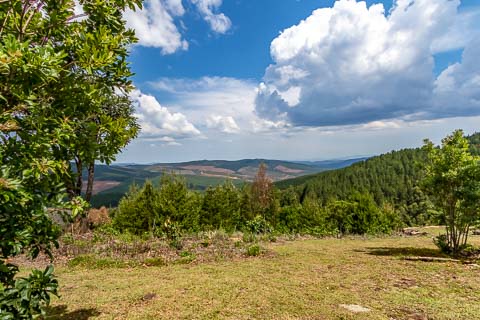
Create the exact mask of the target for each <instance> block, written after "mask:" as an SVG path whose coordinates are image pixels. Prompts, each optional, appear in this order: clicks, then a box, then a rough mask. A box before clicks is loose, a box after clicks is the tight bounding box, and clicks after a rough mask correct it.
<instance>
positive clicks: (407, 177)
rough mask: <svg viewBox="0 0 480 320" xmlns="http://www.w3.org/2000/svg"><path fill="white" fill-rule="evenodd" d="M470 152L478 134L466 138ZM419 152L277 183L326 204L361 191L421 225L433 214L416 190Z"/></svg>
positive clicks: (479, 142)
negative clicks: (469, 144)
mask: <svg viewBox="0 0 480 320" xmlns="http://www.w3.org/2000/svg"><path fill="white" fill-rule="evenodd" d="M468 139H469V141H470V143H471V149H472V152H473V153H476V154H480V133H476V134H474V135H472V136H470V137H468ZM425 159H426V155H425V153H424V152H423V151H422V149H403V150H399V151H392V152H390V153H387V154H383V155H380V156H377V157H372V158H370V159H367V160H365V161H362V162H358V163H355V164H353V165H351V166H350V167H347V168H343V169H338V170H333V171H326V172H321V173H318V174H314V175H308V176H303V177H299V178H295V179H288V180H283V181H279V182H277V183H276V186H277V187H278V188H280V189H287V188H289V187H291V188H293V189H294V190H295V191H296V193H297V194H298V195H299V197H300V199H301V200H302V199H305V198H307V197H313V198H316V199H317V200H318V201H319V202H320V203H322V204H326V203H327V202H328V201H329V200H331V199H346V198H348V197H349V196H350V195H352V194H354V193H357V192H360V193H369V194H371V195H372V196H373V198H374V199H375V202H376V203H377V204H378V205H384V204H390V205H392V206H394V208H395V209H396V210H398V212H399V213H400V214H401V215H402V218H403V220H404V221H405V222H407V223H409V224H423V223H425V222H428V220H429V219H431V215H432V213H433V211H432V207H431V205H430V204H429V201H428V199H427V197H426V196H425V195H424V194H423V193H422V191H421V190H420V188H419V187H418V184H419V181H420V179H421V178H422V171H421V164H422V163H423V162H424V161H425Z"/></svg>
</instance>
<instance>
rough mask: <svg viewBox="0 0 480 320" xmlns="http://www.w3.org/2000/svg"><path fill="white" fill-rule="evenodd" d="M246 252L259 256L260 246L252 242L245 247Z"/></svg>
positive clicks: (252, 255)
mask: <svg viewBox="0 0 480 320" xmlns="http://www.w3.org/2000/svg"><path fill="white" fill-rule="evenodd" d="M246 254H247V256H249V257H256V256H259V255H260V246H259V245H258V244H253V245H251V246H249V247H247V251H246Z"/></svg>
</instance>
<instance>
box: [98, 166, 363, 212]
mask: <svg viewBox="0 0 480 320" xmlns="http://www.w3.org/2000/svg"><path fill="white" fill-rule="evenodd" d="M355 161H358V159H352V160H329V161H320V162H318V163H297V162H289V161H282V160H265V159H243V160H237V161H227V160H199V161H190V162H181V163H155V164H118V165H111V166H106V165H97V166H96V170H95V184H94V197H93V199H92V204H93V205H94V206H100V205H107V206H108V205H111V206H115V205H116V204H117V203H118V201H119V199H120V198H121V197H122V196H123V195H124V194H125V192H127V191H128V188H129V186H130V185H131V184H132V183H137V184H143V183H144V182H145V180H147V179H150V180H153V181H154V182H155V181H158V180H159V178H160V176H161V175H162V173H163V172H174V173H176V174H179V175H182V176H184V177H185V178H186V181H187V184H188V186H189V188H191V189H194V190H204V189H206V188H207V187H209V186H216V185H218V184H221V183H223V182H224V181H225V180H226V179H230V180H232V181H233V183H234V184H236V185H241V184H243V183H244V182H246V181H247V182H248V181H252V180H253V178H254V176H255V174H256V172H257V170H258V166H259V165H260V163H262V162H263V163H265V164H266V165H267V167H268V170H267V174H268V176H269V177H271V178H272V180H274V181H281V180H284V179H291V178H295V177H299V176H302V175H308V174H313V173H317V172H321V171H324V170H330V169H332V168H341V167H344V166H347V165H349V164H350V163H351V162H355Z"/></svg>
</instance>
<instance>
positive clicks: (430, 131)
mask: <svg viewBox="0 0 480 320" xmlns="http://www.w3.org/2000/svg"><path fill="white" fill-rule="evenodd" d="M125 18H126V20H127V23H128V25H129V26H130V27H132V28H134V29H135V30H136V33H137V36H138V38H139V43H138V44H137V45H135V46H134V47H133V48H132V50H131V55H130V62H131V67H132V70H133V71H134V72H135V76H134V78H133V81H134V84H135V86H136V87H137V90H135V91H134V92H133V93H132V99H133V101H134V102H135V105H136V115H137V116H138V118H139V122H140V124H141V125H142V133H141V134H140V136H139V138H137V139H136V140H135V141H133V142H132V143H131V144H130V145H129V146H128V148H126V150H125V151H124V152H123V153H122V154H121V155H119V157H118V159H117V160H118V162H138V163H145V162H173V161H187V160H195V159H240V158H277V159H286V160H306V159H310V160H313V159H329V158H345V157H349V156H357V155H373V154H379V153H383V152H387V151H390V150H393V149H398V148H403V147H414V146H419V145H420V144H421V141H422V139H423V138H426V137H429V138H432V139H434V140H436V141H438V140H439V139H440V138H441V137H443V136H444V135H446V134H447V133H449V132H450V131H452V130H454V129H456V128H463V129H464V130H465V131H466V132H467V133H471V132H474V131H478V130H480V129H479V128H478V127H479V124H480V117H479V115H480V64H478V65H477V63H475V61H476V60H477V58H478V53H479V52H480V2H479V1H477V0H464V1H462V2H460V1H457V0H453V1H450V0H415V1H410V0H408V1H407V0H397V1H395V2H393V1H384V2H377V1H367V2H366V3H364V2H356V1H355V0H341V1H337V2H334V1H324V0H282V1H278V0H257V1H254V0H224V1H222V0H183V1H182V0H147V1H146V2H145V5H144V9H143V10H142V11H137V12H127V13H126V14H125Z"/></svg>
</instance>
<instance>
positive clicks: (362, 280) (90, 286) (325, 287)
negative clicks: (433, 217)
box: [49, 236, 480, 320]
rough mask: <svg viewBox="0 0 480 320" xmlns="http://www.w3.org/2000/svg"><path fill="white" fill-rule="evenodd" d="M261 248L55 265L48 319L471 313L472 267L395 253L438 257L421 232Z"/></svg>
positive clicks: (477, 296)
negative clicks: (181, 260) (211, 258)
mask: <svg viewBox="0 0 480 320" xmlns="http://www.w3.org/2000/svg"><path fill="white" fill-rule="evenodd" d="M473 242H476V244H480V237H478V236H477V237H476V238H475V237H474V238H473ZM269 246H270V249H271V250H273V251H274V252H275V253H276V254H274V255H267V256H263V257H255V258H245V259H241V260H233V261H220V262H207V263H202V264H196V265H189V264H187V265H168V266H161V267H135V268H120V269H119V268H105V269H98V270H91V269H82V268H78V267H77V268H73V269H71V268H68V267H61V268H59V269H57V275H58V276H59V280H60V283H61V285H62V290H61V294H62V298H61V299H59V300H58V299H55V300H54V303H53V309H52V312H51V313H52V314H56V315H52V316H51V317H49V318H50V319H77V320H79V319H480V303H478V301H480V282H479V281H478V276H479V274H480V268H479V267H478V266H476V265H467V264H461V263H453V262H445V263H440V262H422V261H407V260H404V259H402V256H425V255H427V256H438V255H439V253H438V251H437V250H436V249H435V248H434V246H433V244H432V240H431V238H430V237H428V236H423V237H408V238H406V237H392V238H372V239H362V238H351V239H323V240H297V241H286V242H278V243H274V244H270V245H269ZM341 304H358V305H361V306H364V307H367V308H369V309H370V310H371V311H370V312H368V313H357V314H354V313H352V312H351V311H348V310H346V309H344V308H342V307H341V306H340V305H341ZM67 306H68V307H67Z"/></svg>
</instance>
